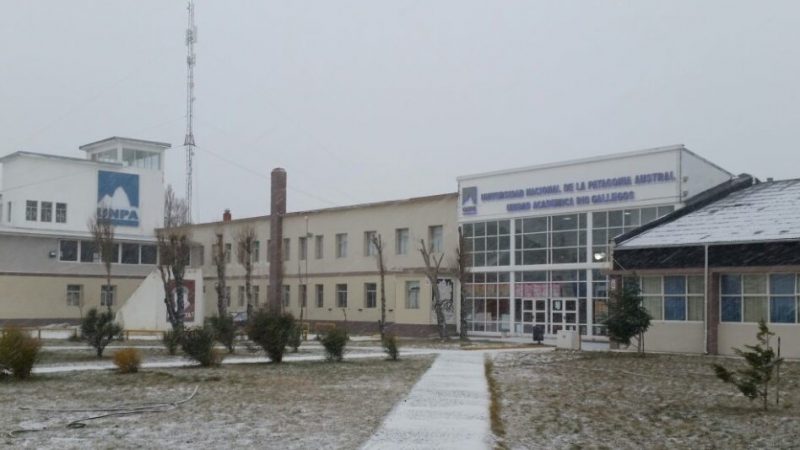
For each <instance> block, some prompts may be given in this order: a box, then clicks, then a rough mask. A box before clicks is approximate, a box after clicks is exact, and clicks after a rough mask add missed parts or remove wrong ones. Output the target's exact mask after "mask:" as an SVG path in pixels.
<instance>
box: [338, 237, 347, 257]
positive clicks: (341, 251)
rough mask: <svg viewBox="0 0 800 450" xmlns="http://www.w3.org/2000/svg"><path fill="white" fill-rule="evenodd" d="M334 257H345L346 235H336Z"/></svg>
mask: <svg viewBox="0 0 800 450" xmlns="http://www.w3.org/2000/svg"><path fill="white" fill-rule="evenodd" d="M336 257H337V258H346V257H347V233H339V234H337V235H336Z"/></svg>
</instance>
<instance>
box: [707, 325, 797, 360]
mask: <svg viewBox="0 0 800 450" xmlns="http://www.w3.org/2000/svg"><path fill="white" fill-rule="evenodd" d="M769 329H770V331H772V332H773V333H775V336H773V337H772V340H771V342H770V343H771V344H772V347H773V348H776V349H777V345H778V337H780V338H781V356H783V357H784V358H800V326H798V325H797V324H778V323H771V324H769ZM756 333H758V324H757V323H721V324H719V354H720V355H733V354H734V352H733V348H734V347H735V348H742V347H744V346H745V345H755V344H757V343H758V342H757V341H756Z"/></svg>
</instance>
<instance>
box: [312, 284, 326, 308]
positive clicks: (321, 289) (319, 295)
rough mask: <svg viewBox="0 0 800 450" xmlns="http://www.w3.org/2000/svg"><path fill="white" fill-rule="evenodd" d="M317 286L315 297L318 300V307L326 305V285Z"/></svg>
mask: <svg viewBox="0 0 800 450" xmlns="http://www.w3.org/2000/svg"><path fill="white" fill-rule="evenodd" d="M314 287H315V289H316V290H315V293H314V299H315V300H316V304H317V308H322V307H324V306H325V286H324V285H322V284H317V285H315V286H314Z"/></svg>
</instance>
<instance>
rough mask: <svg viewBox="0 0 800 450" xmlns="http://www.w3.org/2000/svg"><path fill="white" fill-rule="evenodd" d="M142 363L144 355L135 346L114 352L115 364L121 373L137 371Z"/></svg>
mask: <svg viewBox="0 0 800 450" xmlns="http://www.w3.org/2000/svg"><path fill="white" fill-rule="evenodd" d="M141 364H142V356H141V355H140V354H139V350H136V349H135V348H123V349H121V350H117V351H116V352H114V365H115V366H117V369H118V370H119V373H136V372H138V371H139V366H140V365H141Z"/></svg>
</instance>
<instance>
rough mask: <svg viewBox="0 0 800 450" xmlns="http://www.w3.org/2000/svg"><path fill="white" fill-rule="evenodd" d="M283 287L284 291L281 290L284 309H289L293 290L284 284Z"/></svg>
mask: <svg viewBox="0 0 800 450" xmlns="http://www.w3.org/2000/svg"><path fill="white" fill-rule="evenodd" d="M282 287H283V289H282V290H281V293H282V294H283V307H284V308H287V307H289V304H290V301H291V297H292V290H291V286H288V285H286V284H284V285H283V286H282Z"/></svg>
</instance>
